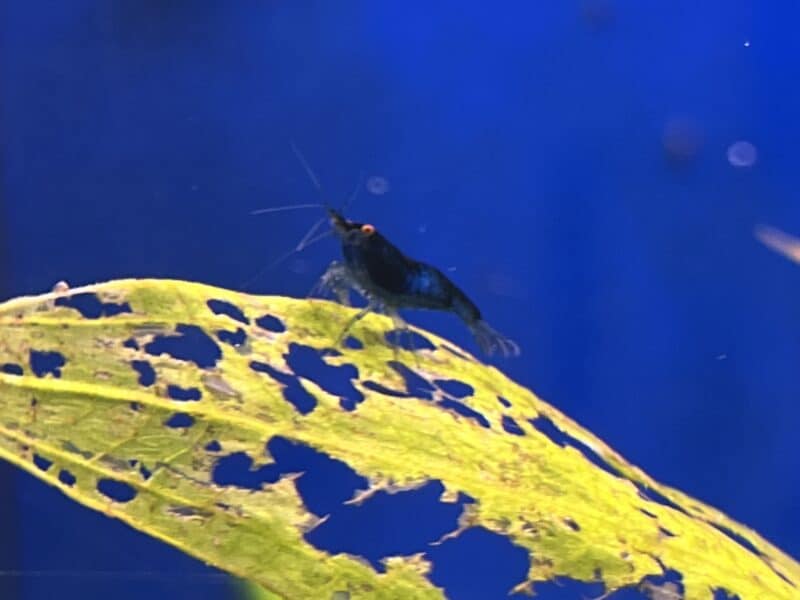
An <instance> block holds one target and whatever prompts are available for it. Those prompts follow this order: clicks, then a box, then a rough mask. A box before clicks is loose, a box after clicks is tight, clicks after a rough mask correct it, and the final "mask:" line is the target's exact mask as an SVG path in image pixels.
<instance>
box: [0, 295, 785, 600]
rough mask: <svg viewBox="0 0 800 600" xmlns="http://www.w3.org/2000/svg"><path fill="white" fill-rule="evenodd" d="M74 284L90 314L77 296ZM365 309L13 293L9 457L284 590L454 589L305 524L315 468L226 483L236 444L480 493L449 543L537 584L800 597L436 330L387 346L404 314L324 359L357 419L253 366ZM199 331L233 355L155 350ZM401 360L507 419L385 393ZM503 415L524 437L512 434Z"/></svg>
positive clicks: (7, 373) (397, 593) (751, 553)
mask: <svg viewBox="0 0 800 600" xmlns="http://www.w3.org/2000/svg"><path fill="white" fill-rule="evenodd" d="M76 294H82V296H80V297H79V298H82V299H83V300H84V301H87V302H88V303H89V304H88V306H89V309H82V310H81V311H79V310H77V309H76V308H73V307H70V306H65V305H64V302H65V299H66V298H70V297H72V296H74V295H76ZM87 294H95V295H96V296H95V297H92V296H86V295H87ZM87 298H88V300H87ZM209 300H219V301H224V302H228V303H231V304H234V305H235V306H236V307H238V308H239V309H240V310H241V311H242V312H243V313H244V315H245V317H246V321H247V322H240V321H238V320H235V319H234V318H233V317H232V316H229V315H228V314H216V313H215V312H214V311H212V310H211V308H210V306H209V304H208V301H209ZM92 301H94V302H95V306H92V305H91V302H92ZM101 303H104V304H101ZM68 304H69V302H68ZM115 306H116V310H115ZM119 308H124V309H128V308H129V309H130V310H129V311H127V312H126V311H125V310H123V311H122V312H120V310H119ZM91 310H94V312H95V314H91ZM117 313H118V314H117ZM84 314H86V316H84ZM267 314H269V315H273V316H275V317H277V318H279V319H280V320H282V321H283V323H284V325H285V327H286V330H285V331H283V332H275V331H270V330H268V329H267V328H262V327H260V326H259V325H258V324H257V323H256V319H258V318H259V317H262V316H264V315H267ZM351 314H352V309H349V308H346V307H342V306H339V305H337V304H335V303H331V302H327V301H321V300H295V299H290V298H283V297H258V296H249V295H245V294H240V293H236V292H232V291H228V290H223V289H218V288H214V287H209V286H205V285H200V284H196V283H187V282H179V281H165V280H124V281H114V282H110V283H105V284H99V285H94V286H88V287H85V288H80V289H76V290H71V291H67V292H62V293H53V294H46V295H43V296H38V297H25V298H19V299H15V300H11V301H8V302H6V303H4V304H2V305H0V331H2V336H0V365H2V367H3V368H2V369H1V370H0V458H4V459H5V460H7V461H9V462H11V463H14V464H15V465H18V466H19V467H20V468H22V469H25V470H26V471H28V472H30V473H32V474H33V475H35V476H36V477H38V478H40V479H42V480H44V481H46V482H47V483H49V484H51V485H54V486H56V487H58V488H59V489H60V490H61V491H62V492H63V493H64V494H66V495H67V496H69V497H70V498H72V499H74V500H75V501H76V502H79V503H81V504H84V505H86V506H89V507H91V508H93V509H95V510H99V511H102V512H103V513H105V514H107V515H108V516H110V517H115V518H118V519H121V520H123V521H125V522H126V523H128V524H130V525H131V526H132V527H135V528H136V529H139V530H141V531H143V532H146V533H147V534H149V535H152V536H154V537H156V538H158V539H161V540H163V541H164V542H166V543H168V544H171V545H173V546H176V547H178V548H180V549H182V550H183V551H185V552H187V553H188V554H191V555H193V556H196V557H198V558H200V559H202V560H204V561H206V562H208V563H209V564H212V565H216V566H217V567H219V568H221V569H224V570H226V571H228V572H230V573H232V574H235V575H238V576H240V577H243V578H245V579H248V580H250V581H252V582H254V583H257V584H258V585H260V586H261V587H263V588H264V589H266V590H269V591H270V592H271V595H273V596H275V595H276V596H277V597H286V598H301V599H308V598H324V599H326V600H327V599H329V598H331V597H350V598H353V599H357V598H387V599H389V598H391V599H396V598H442V597H444V592H443V590H442V589H440V588H437V587H436V586H435V585H434V584H433V583H431V581H430V580H429V578H428V577H427V574H428V573H429V570H430V568H431V565H430V564H429V563H428V562H427V561H426V558H425V554H424V553H423V551H422V550H421V551H420V553H418V554H415V555H413V556H397V557H389V558H387V559H386V560H385V561H384V564H385V567H386V568H385V572H378V571H377V570H375V569H373V568H372V567H371V566H370V565H369V563H368V562H366V561H365V560H363V558H361V557H359V556H353V555H349V554H335V555H331V554H329V553H326V552H324V551H322V550H319V549H317V548H315V547H314V546H313V545H311V544H310V543H309V542H308V541H307V540H306V538H305V537H304V534H305V533H306V532H308V531H310V530H312V529H313V528H314V527H315V526H317V525H318V524H319V522H320V519H319V517H317V516H315V515H314V514H312V513H311V512H310V511H309V510H308V509H307V508H306V507H305V506H304V504H303V500H302V498H301V496H300V495H299V493H298V491H297V489H296V487H295V484H296V482H297V480H298V479H297V478H298V476H297V475H293V476H285V477H283V478H281V479H279V480H278V481H277V482H276V483H272V484H269V483H267V484H264V485H263V486H262V488H261V489H260V490H255V491H254V490H247V489H241V488H239V487H235V486H223V485H215V483H214V481H213V478H212V471H213V469H214V466H215V464H216V463H217V461H218V460H220V457H221V456H225V455H230V454H232V453H236V452H245V453H247V455H249V456H250V457H251V458H252V459H253V461H254V466H253V468H254V469H255V468H257V467H258V466H260V465H265V464H269V463H270V462H271V460H272V457H271V456H270V455H269V453H268V451H267V450H266V444H267V442H268V441H269V440H270V439H271V438H273V437H274V436H281V437H283V438H288V439H290V440H292V441H295V442H297V443H302V444H306V445H308V446H310V447H312V448H314V449H315V450H316V451H319V452H323V453H325V454H327V455H329V456H330V457H332V458H334V459H336V460H339V461H343V462H344V463H346V464H347V465H349V466H350V467H351V468H352V469H354V470H355V471H356V472H357V473H358V474H360V475H362V476H364V477H366V478H368V480H369V482H370V487H369V489H368V490H364V491H363V492H360V493H359V494H358V498H357V499H356V502H359V501H366V500H365V499H368V498H369V497H370V495H371V494H374V493H375V492H376V491H378V490H388V491H391V492H395V493H396V492H398V490H407V489H414V488H415V487H419V486H422V485H424V484H425V483H426V482H429V481H431V480H438V481H441V482H442V484H443V485H444V489H445V491H444V494H443V496H442V499H441V501H442V502H454V501H455V500H456V498H458V497H459V493H463V494H468V495H469V496H470V497H472V498H473V499H474V500H475V502H474V503H473V504H465V505H464V510H463V513H462V515H461V518H460V521H459V523H460V525H459V526H458V527H456V528H455V530H454V531H452V532H451V533H449V534H448V536H446V537H452V536H457V535H459V534H460V533H461V532H462V531H463V530H465V529H466V528H468V527H472V526H482V527H485V528H487V529H489V530H491V531H493V532H495V533H497V534H500V535H503V536H507V538H508V539H509V540H510V541H511V542H512V543H513V544H515V545H517V546H520V547H522V548H524V549H526V550H527V551H528V552H529V554H530V558H531V562H530V570H529V572H528V575H527V579H522V580H521V581H519V582H517V587H516V588H515V589H517V590H518V591H521V590H527V589H533V591H535V589H536V583H537V582H545V581H550V580H553V579H554V578H556V577H571V578H574V579H577V580H581V581H602V582H603V583H604V584H605V586H606V588H607V589H608V590H614V589H618V588H621V587H623V586H636V585H639V584H641V583H642V582H643V581H644V580H643V578H644V577H646V576H648V575H653V576H657V575H661V574H663V572H664V570H665V569H674V570H676V571H678V572H679V573H680V574H681V575H682V578H683V579H682V583H683V585H684V589H685V597H686V598H711V597H712V595H713V590H716V589H725V590H727V591H728V592H729V593H730V594H738V595H739V596H740V597H741V598H742V599H750V598H770V599H773V598H775V599H780V598H786V599H796V598H798V597H800V589H798V587H796V586H800V566H798V564H797V563H796V562H794V561H793V560H792V559H791V558H789V557H788V556H786V555H785V554H783V553H782V552H781V551H780V550H778V549H777V548H775V547H774V546H772V545H771V544H770V543H769V542H767V541H766V540H764V539H763V538H762V537H760V536H759V535H758V534H757V533H756V532H754V531H752V530H750V529H748V528H746V527H744V526H742V525H740V524H738V523H736V522H734V521H732V520H730V519H728V518H727V517H726V516H725V515H723V514H722V513H720V512H719V511H717V510H715V509H713V508H711V507H709V506H706V505H704V504H702V503H701V502H698V501H697V500H694V499H693V498H690V497H688V496H686V495H685V494H683V493H681V492H679V491H677V490H675V489H671V488H668V487H666V486H663V485H659V484H658V483H656V482H655V481H653V480H651V479H650V478H649V477H648V476H647V475H646V474H645V473H643V472H642V471H640V470H639V469H637V468H636V467H634V466H632V465H630V464H629V463H628V462H626V461H625V460H624V459H623V458H622V457H621V456H620V455H618V454H617V453H616V452H614V451H613V450H611V449H610V448H609V447H608V446H606V445H605V444H604V443H603V442H602V441H600V440H599V439H597V438H596V437H594V436H593V435H592V434H591V433H589V432H587V431H586V430H584V429H582V428H581V427H580V426H578V425H577V424H576V423H574V422H573V421H571V420H570V419H569V418H567V417H566V416H564V415H563V414H561V413H560V412H559V411H558V410H556V409H555V408H553V407H552V406H550V405H549V404H547V403H545V402H543V401H542V400H540V399H539V398H537V397H536V396H535V395H534V394H533V393H532V392H531V391H529V390H527V389H525V388H523V387H521V386H519V385H517V384H515V383H514V382H513V381H511V380H509V379H508V378H507V377H505V376H504V375H503V374H502V373H501V372H500V371H498V370H497V369H495V368H493V367H488V366H485V365H484V364H482V363H481V362H480V361H478V360H476V359H474V358H473V357H472V356H470V355H469V354H468V353H467V352H465V351H463V350H459V349H456V348H454V347H453V346H452V345H450V344H448V343H447V342H446V341H445V340H442V339H440V338H438V337H437V336H435V335H433V334H429V333H427V332H421V333H424V335H425V336H426V337H427V338H428V339H429V340H430V341H431V342H432V343H433V345H434V347H435V349H433V350H431V349H424V350H418V351H417V352H416V353H413V354H412V353H411V352H408V351H405V350H402V349H400V350H397V349H393V348H392V347H390V346H388V345H387V344H386V342H385V341H384V333H385V332H386V331H387V330H388V329H390V328H391V327H392V326H391V322H390V321H389V320H388V319H387V318H385V317H382V316H378V315H370V316H368V317H367V318H365V319H364V320H363V321H361V322H360V323H359V324H358V325H357V326H356V327H355V328H354V329H353V335H354V336H355V337H356V338H358V339H359V340H360V341H361V342H362V343H363V345H364V347H363V348H362V349H351V348H340V353H339V354H337V353H329V354H327V355H325V357H324V360H325V361H326V362H327V363H328V364H330V365H344V364H349V365H354V366H355V367H356V368H357V370H358V373H357V376H356V377H355V378H354V379H353V385H354V386H355V387H356V388H358V389H359V390H360V391H361V392H362V393H363V395H364V397H365V399H364V401H363V402H361V403H359V404H358V405H357V407H356V409H355V410H351V411H348V410H344V409H343V408H342V407H341V406H340V402H339V400H340V399H339V398H338V397H337V396H335V395H332V394H330V393H328V392H326V391H325V389H324V388H323V387H322V386H321V385H318V384H317V383H315V382H314V381H311V380H309V379H305V378H300V382H301V384H302V386H303V388H305V390H306V391H308V392H309V393H310V394H312V395H313V396H314V397H315V398H316V401H317V405H316V407H315V408H314V410H313V411H311V412H309V413H308V414H300V413H299V412H298V411H297V410H296V409H295V407H294V406H293V405H292V404H290V403H289V402H287V401H286V399H284V396H283V393H282V388H283V384H282V383H280V382H279V381H278V380H277V379H275V378H273V377H272V376H270V375H269V374H267V373H264V372H258V371H256V370H254V369H253V368H252V366H251V365H252V363H253V361H256V362H260V363H263V364H267V365H270V366H271V367H272V368H273V369H277V370H279V371H282V372H284V373H288V374H291V373H290V370H289V368H288V366H287V364H286V361H285V358H284V355H285V354H286V353H287V352H288V349H289V345H290V344H291V343H298V344H303V345H306V346H310V347H313V348H320V349H322V348H326V347H330V346H331V344H332V340H334V339H335V338H336V336H337V335H338V334H339V332H340V331H341V328H342V325H343V324H344V322H345V321H346V320H347V319H348V318H349V317H350V316H351ZM93 317H95V318H93ZM185 326H194V327H198V328H200V329H201V330H202V331H203V332H206V333H207V335H208V336H209V337H210V338H211V339H212V340H214V341H215V342H216V344H217V345H218V347H219V349H220V351H221V356H220V357H219V359H218V360H216V361H213V363H212V364H202V365H198V364H196V363H195V362H192V361H188V360H182V359H181V358H177V357H176V356H174V355H172V354H170V353H168V352H166V351H165V352H163V353H160V354H158V355H156V354H154V353H153V352H154V350H153V349H154V348H161V347H162V346H163V347H164V348H168V345H169V344H168V343H167V344H166V346H164V344H162V346H158V345H155V346H154V345H152V342H153V340H154V339H159V340H162V342H163V340H165V339H166V340H169V339H171V338H172V337H176V336H178V337H179V336H181V335H183V334H182V333H180V332H181V331H183V332H184V333H185V331H186V328H185ZM181 327H182V328H183V329H181ZM238 328H241V329H242V330H243V332H244V333H245V334H246V342H244V343H243V344H241V345H239V346H234V345H231V344H228V343H222V342H220V341H219V340H218V339H217V332H218V331H220V330H227V331H236V330H237V329H238ZM195 331H196V330H195ZM199 335H200V336H201V337H202V334H199ZM148 344H150V345H148ZM148 348H149V349H150V351H148ZM32 352H34V353H38V352H54V353H59V354H60V355H61V356H62V357H63V365H61V366H60V367H59V366H58V364H57V363H56V365H55V366H56V367H58V368H57V369H53V370H52V372H49V373H41V372H40V373H39V375H37V374H36V373H35V372H34V370H33V369H32V367H31V357H32V354H31V353H32ZM37 356H39V355H37ZM44 356H46V355H44ZM50 356H51V357H53V356H56V355H50ZM394 360H399V361H401V362H403V363H404V364H405V365H407V366H408V367H409V368H411V369H413V370H414V371H416V372H417V373H418V374H419V375H420V376H422V377H424V378H426V379H428V380H429V381H434V380H440V379H451V380H452V379H454V380H458V381H461V382H464V383H466V384H468V385H470V386H472V388H474V393H473V394H472V395H470V396H468V397H466V398H463V399H462V400H461V402H462V403H463V404H464V405H466V406H467V407H469V409H471V410H473V411H476V412H477V413H480V414H481V415H483V417H484V418H485V419H486V421H487V422H486V423H485V424H486V425H488V427H485V426H481V424H480V423H479V422H478V419H475V418H468V417H465V416H462V415H461V414H458V413H457V412H455V411H454V410H453V409H452V406H453V405H452V404H447V403H445V404H442V403H441V401H442V400H443V399H444V395H443V392H442V391H441V390H436V391H434V392H433V393H432V395H433V398H432V399H422V398H414V397H395V396H393V395H389V394H387V393H379V392H378V391H374V390H375V389H380V388H376V387H375V386H374V385H370V386H365V384H364V382H365V381H367V380H369V381H372V382H375V383H377V384H380V385H381V386H383V388H388V389H391V390H402V391H405V389H406V384H405V382H404V380H403V378H402V377H401V376H400V375H399V374H398V372H397V371H396V370H394V369H392V368H390V367H389V366H388V363H389V362H391V361H394ZM133 361H149V363H150V364H151V365H152V367H153V369H154V371H155V376H156V379H155V383H153V384H152V385H149V386H144V385H141V384H140V383H139V374H138V373H137V371H136V370H134V369H133V368H132V362H133ZM20 371H21V372H22V374H21V375H20V374H19V373H20ZM169 385H177V386H181V387H184V388H197V389H198V390H200V392H201V398H200V400H198V401H190V402H181V401H176V400H173V399H171V398H170V394H169V393H168V386H169ZM434 389H435V388H434ZM385 391H386V389H384V392H385ZM498 397H502V398H503V399H505V400H506V401H507V402H506V404H510V406H506V405H505V404H502V403H501V402H500V401H499V398H498ZM462 412H463V411H462ZM175 413H185V414H186V415H188V416H189V417H191V419H192V420H193V421H192V425H191V426H189V427H178V428H176V427H168V426H166V425H165V422H167V421H168V420H169V419H170V418H171V417H172V416H173V415H174V414H175ZM504 417H508V418H511V419H513V420H514V421H515V422H516V424H517V425H518V427H519V428H520V429H521V432H517V434H512V433H510V432H508V431H506V428H504V426H503V418H504ZM537 419H538V422H546V421H544V420H545V419H546V420H549V423H551V424H552V429H557V430H560V431H561V432H562V433H563V434H564V435H566V436H568V437H566V438H564V439H566V440H567V441H568V443H564V441H563V439H562V440H559V439H557V438H555V437H553V436H552V435H548V434H547V432H545V431H544V430H542V431H540V429H541V428H537V427H535V426H534V423H535V422H537V421H536V420H537ZM532 421H533V422H534V423H532ZM507 422H508V421H507ZM519 433H522V435H519ZM559 441H561V442H562V443H561V444H559V443H557V442H559ZM212 442H216V444H212ZM209 444H210V445H209ZM34 457H36V458H37V461H36V462H34ZM42 459H43V460H42ZM590 459H592V460H590ZM50 463H51V464H50ZM601 467H603V468H601ZM65 473H69V474H70V475H72V477H74V481H73V480H72V478H70V477H67V476H65ZM109 480H110V481H112V482H116V485H118V486H122V488H123V489H126V490H129V491H130V492H131V496H133V498H132V499H130V500H129V501H125V502H122V501H118V500H112V499H111V498H110V497H109V496H108V495H106V494H105V493H104V492H103V490H102V485H100V488H101V489H98V484H99V482H108V481H109ZM743 485H744V484H743ZM766 503H768V500H766V499H765V504H766ZM641 589H644V590H645V591H646V590H648V589H649V590H655V589H656V588H655V587H654V586H653V585H652V584H647V585H646V586H642V588H641ZM653 595H655V592H653Z"/></svg>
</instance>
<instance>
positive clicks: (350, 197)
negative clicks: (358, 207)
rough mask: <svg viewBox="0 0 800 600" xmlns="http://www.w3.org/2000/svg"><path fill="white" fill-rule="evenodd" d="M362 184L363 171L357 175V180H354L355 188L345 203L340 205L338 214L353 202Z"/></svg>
mask: <svg viewBox="0 0 800 600" xmlns="http://www.w3.org/2000/svg"><path fill="white" fill-rule="evenodd" d="M362 183H364V171H361V172H360V173H359V174H358V179H357V180H356V187H355V188H354V189H353V193H351V194H350V196H349V197H348V198H347V201H346V202H345V203H344V204H343V205H342V210H341V211H340V212H344V211H346V210H347V209H348V207H349V206H350V205H351V204H352V203H353V202H354V201H355V199H356V196H358V192H359V190H360V189H361V184H362Z"/></svg>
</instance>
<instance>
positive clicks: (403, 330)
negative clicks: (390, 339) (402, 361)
mask: <svg viewBox="0 0 800 600" xmlns="http://www.w3.org/2000/svg"><path fill="white" fill-rule="evenodd" d="M388 315H389V317H391V319H392V322H393V323H394V326H395V329H396V330H397V341H398V342H399V341H400V339H401V338H400V336H402V335H405V336H406V339H407V340H408V346H409V348H410V349H411V354H413V355H414V362H415V363H416V364H417V366H418V367H419V356H417V349H416V347H414V333H413V332H412V331H411V329H409V327H408V323H406V322H405V319H403V317H401V316H400V313H398V312H397V311H391V312H389V313H388ZM399 345H400V344H399V343H397V344H392V346H393V348H394V353H395V360H396V359H397V346H399Z"/></svg>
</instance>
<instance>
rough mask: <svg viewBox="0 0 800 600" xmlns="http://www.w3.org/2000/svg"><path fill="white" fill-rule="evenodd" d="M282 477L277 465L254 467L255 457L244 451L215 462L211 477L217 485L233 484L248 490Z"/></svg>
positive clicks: (258, 488)
mask: <svg viewBox="0 0 800 600" xmlns="http://www.w3.org/2000/svg"><path fill="white" fill-rule="evenodd" d="M279 477H280V472H279V471H278V468H277V466H276V465H274V464H272V465H264V466H263V467H259V468H258V469H253V459H252V458H250V457H249V456H248V455H247V454H245V453H244V452H236V453H234V454H228V455H227V456H222V457H220V458H219V460H217V462H216V463H215V464H214V467H213V469H212V471H211V479H212V481H213V482H214V483H215V484H217V485H232V486H236V487H240V488H245V489H248V490H260V489H261V486H262V485H263V484H265V483H275V482H276V481H278V478H279Z"/></svg>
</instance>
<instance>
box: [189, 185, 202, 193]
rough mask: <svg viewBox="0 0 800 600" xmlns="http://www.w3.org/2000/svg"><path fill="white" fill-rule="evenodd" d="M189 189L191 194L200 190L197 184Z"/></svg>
mask: <svg viewBox="0 0 800 600" xmlns="http://www.w3.org/2000/svg"><path fill="white" fill-rule="evenodd" d="M189 189H191V190H192V191H193V192H196V191H197V190H199V189H200V186H199V185H197V184H196V183H195V184H193V185H192V187H191V188H189Z"/></svg>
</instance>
